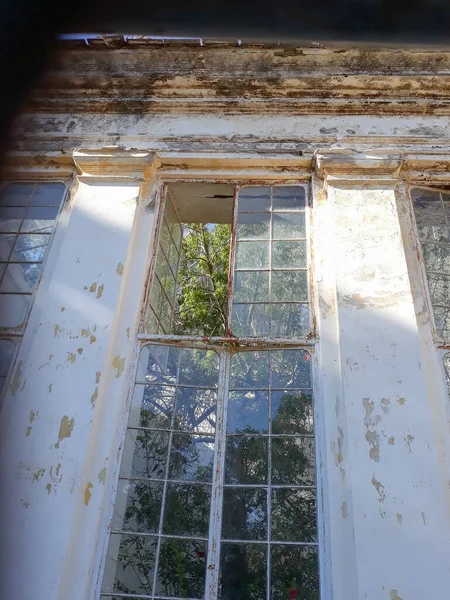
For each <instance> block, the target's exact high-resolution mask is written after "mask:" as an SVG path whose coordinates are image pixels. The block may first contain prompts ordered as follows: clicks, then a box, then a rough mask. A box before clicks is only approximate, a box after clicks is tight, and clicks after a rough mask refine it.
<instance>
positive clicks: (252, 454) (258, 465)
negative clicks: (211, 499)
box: [225, 436, 267, 484]
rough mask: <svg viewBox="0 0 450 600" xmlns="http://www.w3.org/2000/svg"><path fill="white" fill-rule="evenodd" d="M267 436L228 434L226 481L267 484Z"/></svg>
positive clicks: (229, 482)
mask: <svg viewBox="0 0 450 600" xmlns="http://www.w3.org/2000/svg"><path fill="white" fill-rule="evenodd" d="M266 481H267V438H259V437H258V438H257V437H247V436H227V444H226V453H225V483H227V484H241V483H242V484H246V483H247V484H265V483H266Z"/></svg>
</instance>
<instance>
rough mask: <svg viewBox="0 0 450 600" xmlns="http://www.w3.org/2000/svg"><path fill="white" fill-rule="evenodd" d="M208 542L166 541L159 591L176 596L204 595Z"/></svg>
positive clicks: (162, 555)
mask: <svg viewBox="0 0 450 600" xmlns="http://www.w3.org/2000/svg"><path fill="white" fill-rule="evenodd" d="M205 567H206V548H205V542H191V541H183V540H165V541H164V542H163V543H162V545H161V550H160V556H159V569H158V583H159V586H158V587H159V588H162V589H158V593H159V594H161V595H164V596H174V597H175V598H202V597H203V594H204V587H205Z"/></svg>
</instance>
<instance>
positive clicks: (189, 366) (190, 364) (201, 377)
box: [179, 348, 219, 387]
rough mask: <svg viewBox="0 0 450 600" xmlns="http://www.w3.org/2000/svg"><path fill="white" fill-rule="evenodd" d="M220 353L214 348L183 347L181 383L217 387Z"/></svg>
mask: <svg viewBox="0 0 450 600" xmlns="http://www.w3.org/2000/svg"><path fill="white" fill-rule="evenodd" d="M218 376H219V355H218V354H217V352H214V351H213V350H196V349H194V348H183V349H182V351H181V362H180V380H179V383H180V385H183V384H184V385H195V386H198V387H217V378H218Z"/></svg>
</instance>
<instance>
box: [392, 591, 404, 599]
mask: <svg viewBox="0 0 450 600" xmlns="http://www.w3.org/2000/svg"><path fill="white" fill-rule="evenodd" d="M391 600H403V598H402V597H401V596H399V595H398V591H397V590H391Z"/></svg>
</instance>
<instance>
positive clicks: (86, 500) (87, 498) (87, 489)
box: [84, 482, 94, 506]
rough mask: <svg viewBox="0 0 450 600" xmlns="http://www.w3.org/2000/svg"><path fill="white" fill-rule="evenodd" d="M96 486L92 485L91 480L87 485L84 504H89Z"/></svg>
mask: <svg viewBox="0 0 450 600" xmlns="http://www.w3.org/2000/svg"><path fill="white" fill-rule="evenodd" d="M93 487H94V486H93V485H92V483H91V482H89V483H88V484H87V486H86V489H85V490H84V505H85V506H87V505H88V504H89V500H90V499H91V496H92V492H91V490H92V488H93Z"/></svg>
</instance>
